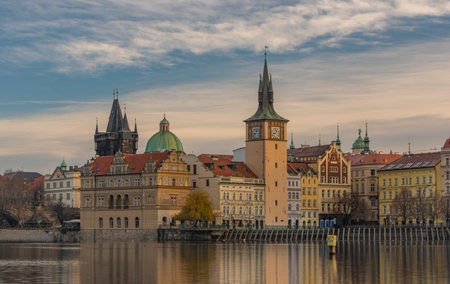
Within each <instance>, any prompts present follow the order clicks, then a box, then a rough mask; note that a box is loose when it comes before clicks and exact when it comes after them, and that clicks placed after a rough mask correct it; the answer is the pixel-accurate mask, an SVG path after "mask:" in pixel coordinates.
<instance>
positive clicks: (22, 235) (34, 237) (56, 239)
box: [0, 229, 80, 243]
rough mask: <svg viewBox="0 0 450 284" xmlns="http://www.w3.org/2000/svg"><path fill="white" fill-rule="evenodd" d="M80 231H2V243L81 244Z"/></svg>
mask: <svg viewBox="0 0 450 284" xmlns="http://www.w3.org/2000/svg"><path fill="white" fill-rule="evenodd" d="M79 242H80V231H63V232H61V231H60V230H58V229H0V243H79Z"/></svg>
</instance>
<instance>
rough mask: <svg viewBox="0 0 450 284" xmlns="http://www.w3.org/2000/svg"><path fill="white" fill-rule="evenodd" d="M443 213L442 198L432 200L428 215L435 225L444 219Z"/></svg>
mask: <svg viewBox="0 0 450 284" xmlns="http://www.w3.org/2000/svg"><path fill="white" fill-rule="evenodd" d="M442 213H443V204H442V198H441V197H440V196H436V197H433V198H430V200H429V209H428V214H429V216H430V217H431V219H432V220H433V222H434V223H436V221H437V220H439V219H440V218H441V217H442V215H443V214H442Z"/></svg>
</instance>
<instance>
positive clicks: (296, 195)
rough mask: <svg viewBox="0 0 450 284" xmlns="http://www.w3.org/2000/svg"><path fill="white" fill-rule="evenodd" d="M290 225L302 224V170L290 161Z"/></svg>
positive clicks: (288, 171)
mask: <svg viewBox="0 0 450 284" xmlns="http://www.w3.org/2000/svg"><path fill="white" fill-rule="evenodd" d="M287 178H288V183H287V184H288V218H289V219H288V220H289V221H288V225H289V226H300V224H301V215H302V212H301V206H300V205H301V186H302V171H301V169H299V168H298V167H297V166H296V165H294V163H288V168H287Z"/></svg>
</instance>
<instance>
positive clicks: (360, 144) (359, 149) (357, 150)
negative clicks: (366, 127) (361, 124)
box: [352, 128, 364, 155]
mask: <svg viewBox="0 0 450 284" xmlns="http://www.w3.org/2000/svg"><path fill="white" fill-rule="evenodd" d="M363 152H364V140H363V139H362V137H361V128H360V129H358V138H356V140H355V142H354V143H353V145H352V154H353V155H356V154H362V153H363Z"/></svg>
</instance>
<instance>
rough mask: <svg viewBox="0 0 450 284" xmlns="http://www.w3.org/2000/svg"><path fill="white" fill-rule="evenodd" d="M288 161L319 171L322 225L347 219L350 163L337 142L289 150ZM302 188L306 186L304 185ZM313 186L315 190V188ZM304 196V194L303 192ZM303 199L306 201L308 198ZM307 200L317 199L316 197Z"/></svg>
mask: <svg viewBox="0 0 450 284" xmlns="http://www.w3.org/2000/svg"><path fill="white" fill-rule="evenodd" d="M288 160H289V161H292V162H300V163H305V164H306V165H307V166H308V167H309V168H311V169H312V170H313V172H315V173H317V194H318V206H319V208H318V211H319V222H320V225H327V224H330V223H334V222H337V223H343V222H348V220H347V219H348V218H349V215H350V212H351V202H350V198H349V196H350V187H351V184H350V182H351V179H350V170H351V166H350V162H349V161H348V160H347V159H346V157H345V156H344V154H343V153H342V151H340V150H339V147H338V145H337V144H336V142H332V143H331V144H329V145H319V146H304V147H302V148H296V149H289V150H288ZM303 189H305V187H304V186H303V185H302V190H303ZM311 189H312V190H313V187H311ZM302 196H304V195H303V194H302ZM304 200H305V201H306V200H307V199H306V197H305V198H304ZM308 200H311V201H314V200H313V199H308ZM302 205H303V200H302ZM312 208H314V207H312ZM303 210H305V208H303ZM312 212H314V211H312Z"/></svg>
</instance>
